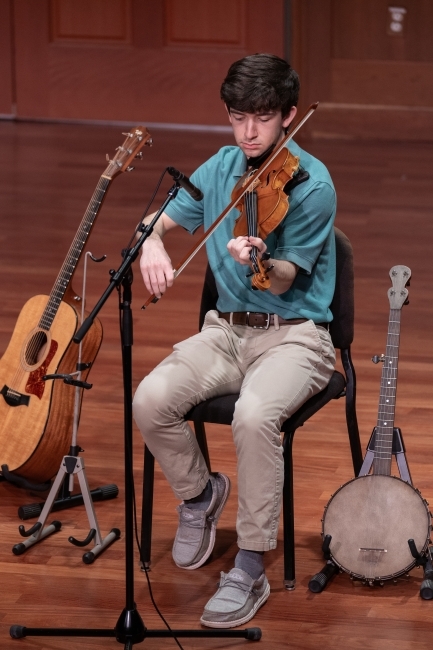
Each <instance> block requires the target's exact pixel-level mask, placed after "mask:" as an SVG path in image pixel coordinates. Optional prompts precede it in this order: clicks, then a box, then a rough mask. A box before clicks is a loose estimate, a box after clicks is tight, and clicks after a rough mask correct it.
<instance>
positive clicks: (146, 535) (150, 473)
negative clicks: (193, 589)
mask: <svg viewBox="0 0 433 650" xmlns="http://www.w3.org/2000/svg"><path fill="white" fill-rule="evenodd" d="M154 474H155V459H154V457H153V456H152V454H151V453H150V451H149V450H148V448H147V447H146V446H145V447H144V473H143V505H142V510H141V557H140V560H141V565H142V568H143V569H149V567H150V554H151V547H152V514H153V482H154Z"/></svg>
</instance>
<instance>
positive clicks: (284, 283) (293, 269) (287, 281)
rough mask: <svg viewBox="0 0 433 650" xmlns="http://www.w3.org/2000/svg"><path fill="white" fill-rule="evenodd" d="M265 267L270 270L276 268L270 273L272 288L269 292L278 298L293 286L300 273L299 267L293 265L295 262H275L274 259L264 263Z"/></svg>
mask: <svg viewBox="0 0 433 650" xmlns="http://www.w3.org/2000/svg"><path fill="white" fill-rule="evenodd" d="M264 265H265V266H266V267H267V268H269V267H270V266H272V265H273V266H274V268H273V269H272V270H271V271H269V278H270V280H271V286H270V288H269V292H270V293H273V294H274V295H276V296H278V295H280V294H281V293H285V292H286V291H288V290H289V289H290V287H291V286H292V283H293V280H294V279H295V278H296V274H297V272H298V268H299V267H298V266H297V265H296V264H293V262H287V261H286V260H273V259H272V258H271V259H269V260H267V262H264Z"/></svg>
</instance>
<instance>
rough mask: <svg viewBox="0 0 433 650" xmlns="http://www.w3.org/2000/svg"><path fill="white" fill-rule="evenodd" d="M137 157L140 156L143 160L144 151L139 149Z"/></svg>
mask: <svg viewBox="0 0 433 650" xmlns="http://www.w3.org/2000/svg"><path fill="white" fill-rule="evenodd" d="M135 157H136V158H138V159H139V160H141V159H142V158H143V152H142V151H139V152H138V154H136V156H135Z"/></svg>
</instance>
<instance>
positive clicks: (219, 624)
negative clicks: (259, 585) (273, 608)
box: [200, 583, 271, 628]
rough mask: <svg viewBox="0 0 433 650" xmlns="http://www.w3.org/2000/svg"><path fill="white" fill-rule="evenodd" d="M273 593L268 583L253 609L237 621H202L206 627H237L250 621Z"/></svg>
mask: <svg viewBox="0 0 433 650" xmlns="http://www.w3.org/2000/svg"><path fill="white" fill-rule="evenodd" d="M270 593H271V587H270V585H269V583H268V585H267V587H266V589H265V591H264V593H263V594H262V595H261V596H260V598H259V600H258V601H257V602H256V604H255V605H254V607H253V609H252V611H251V612H250V613H249V614H246V616H244V617H243V618H239V619H238V620H236V621H215V622H214V621H206V620H204V619H203V618H201V619H200V623H201V624H202V625H206V627H218V628H229V627H237V626H238V625H243V624H244V623H247V622H248V621H250V620H251V619H252V618H253V616H255V615H256V612H257V610H258V609H259V608H260V607H261V606H262V605H264V604H265V602H266V601H267V600H268V598H269V594H270Z"/></svg>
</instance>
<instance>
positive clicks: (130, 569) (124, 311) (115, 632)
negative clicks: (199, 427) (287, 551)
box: [10, 182, 262, 650]
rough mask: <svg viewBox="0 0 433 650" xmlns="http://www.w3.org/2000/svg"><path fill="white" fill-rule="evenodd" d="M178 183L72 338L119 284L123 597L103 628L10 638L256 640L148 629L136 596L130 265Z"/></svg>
mask: <svg viewBox="0 0 433 650" xmlns="http://www.w3.org/2000/svg"><path fill="white" fill-rule="evenodd" d="M179 188H180V185H179V183H177V182H176V184H175V185H173V187H172V188H171V189H170V190H169V191H168V194H167V198H166V199H165V201H164V203H163V204H162V206H161V208H160V209H159V210H158V212H157V213H156V214H155V216H154V218H153V219H152V221H151V222H150V223H149V224H148V225H147V226H144V225H143V226H141V230H142V234H141V235H140V237H139V239H138V240H137V242H136V244H135V246H134V247H133V248H130V249H128V250H127V251H126V252H125V255H124V259H123V262H122V263H121V265H120V267H119V269H118V270H117V271H114V270H113V271H110V275H111V281H110V284H109V285H108V287H107V289H106V290H105V291H104V293H103V294H102V296H101V298H100V299H99V300H98V302H97V303H96V305H95V307H94V308H93V310H92V311H91V312H90V314H89V316H88V317H87V318H86V319H85V321H84V322H83V324H82V325H81V327H80V328H79V330H78V331H77V333H76V334H75V336H74V338H73V341H74V342H75V343H80V341H81V340H82V339H83V338H84V336H85V334H86V332H87V331H88V330H89V328H90V326H91V325H92V323H93V321H94V319H95V318H96V316H97V315H98V313H99V311H100V310H101V308H102V306H103V305H104V304H105V302H106V300H107V298H108V297H109V296H110V295H111V293H112V291H113V289H114V288H115V287H118V288H119V291H120V286H122V288H123V296H122V295H121V300H120V306H119V308H120V321H121V322H120V337H121V343H122V370H123V388H124V444H125V558H126V566H125V592H126V594H125V595H126V602H125V607H124V609H123V611H122V613H121V614H120V616H119V619H118V621H117V624H116V627H115V628H114V629H103V628H35V627H33V628H32V627H25V626H23V625H12V626H11V628H10V635H11V637H12V638H13V639H20V638H23V637H26V636H72V637H75V636H76V637H86V636H88V637H116V640H117V641H118V642H119V643H123V644H124V649H125V650H132V647H133V646H134V645H135V644H136V643H141V642H142V641H144V639H145V638H146V637H166V638H167V637H195V638H197V637H202V638H203V637H208V638H210V637H223V638H227V637H231V638H234V637H237V638H244V639H248V640H250V641H259V640H260V638H261V635H262V632H261V630H260V628H245V629H243V630H231V629H230V630H227V629H222V630H219V629H218V630H168V629H166V630H148V629H147V628H146V626H145V625H144V622H143V619H142V618H141V616H140V614H139V612H138V610H137V608H136V604H135V601H134V504H133V498H134V484H133V449H132V424H133V418H132V343H133V341H132V339H133V336H132V312H131V300H132V291H131V284H132V272H131V265H132V263H133V262H134V261H135V259H136V258H137V255H138V253H139V250H140V248H141V247H142V245H143V244H144V242H145V241H146V239H147V238H148V237H149V235H150V234H151V233H152V231H153V228H154V225H155V223H156V222H157V220H158V219H159V217H160V216H161V214H162V213H163V212H164V210H165V208H166V206H167V205H168V204H169V202H170V201H171V200H172V199H173V198H174V197H175V196H176V195H177V193H178V191H179Z"/></svg>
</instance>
